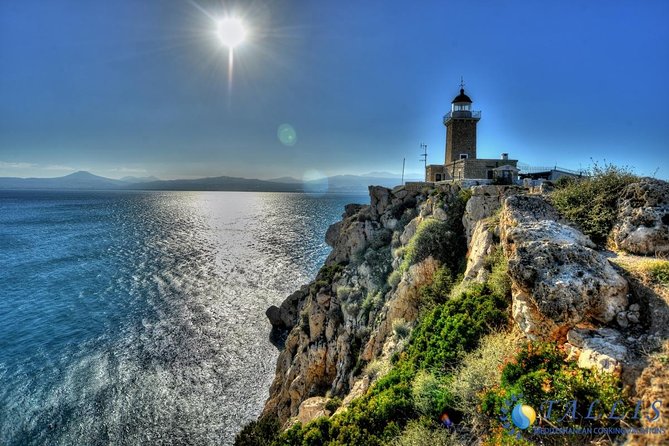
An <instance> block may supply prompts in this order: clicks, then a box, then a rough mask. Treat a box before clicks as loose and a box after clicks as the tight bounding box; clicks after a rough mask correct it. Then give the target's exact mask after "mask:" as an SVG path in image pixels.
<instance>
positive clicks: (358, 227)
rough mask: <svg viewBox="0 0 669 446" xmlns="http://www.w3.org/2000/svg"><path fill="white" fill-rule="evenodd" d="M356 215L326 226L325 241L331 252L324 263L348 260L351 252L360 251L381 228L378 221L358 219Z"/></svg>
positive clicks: (351, 254)
mask: <svg viewBox="0 0 669 446" xmlns="http://www.w3.org/2000/svg"><path fill="white" fill-rule="evenodd" d="M364 210H365V209H364V208H363V211H364ZM361 212H362V211H361ZM356 215H357V214H356ZM356 215H353V216H351V217H349V218H347V219H346V220H344V221H343V222H339V223H335V224H334V225H332V226H330V228H328V231H327V233H326V242H327V243H328V244H329V245H330V246H332V252H331V253H330V255H329V256H328V258H327V260H326V263H342V262H344V263H346V262H349V261H350V260H351V258H352V256H353V254H355V253H357V252H360V251H362V250H363V249H364V248H365V247H366V246H367V245H368V244H369V241H370V240H372V238H374V235H375V234H376V233H377V231H379V230H380V229H382V226H381V224H380V223H379V222H378V221H374V220H364V221H360V220H359V219H357V218H356Z"/></svg>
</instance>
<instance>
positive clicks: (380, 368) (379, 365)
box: [365, 359, 390, 380]
mask: <svg viewBox="0 0 669 446" xmlns="http://www.w3.org/2000/svg"><path fill="white" fill-rule="evenodd" d="M388 372H390V362H388V361H387V360H383V359H375V360H373V361H372V362H370V363H369V364H367V365H366V366H365V374H366V375H367V376H369V378H370V379H371V380H375V379H376V378H381V377H383V376H385V375H387V374H388Z"/></svg>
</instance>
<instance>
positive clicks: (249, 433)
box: [235, 417, 281, 446]
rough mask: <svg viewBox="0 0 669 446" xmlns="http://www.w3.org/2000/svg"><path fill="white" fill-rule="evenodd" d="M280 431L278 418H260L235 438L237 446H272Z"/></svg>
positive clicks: (245, 427)
mask: <svg viewBox="0 0 669 446" xmlns="http://www.w3.org/2000/svg"><path fill="white" fill-rule="evenodd" d="M280 430H281V426H280V425H279V420H278V419H277V418H276V417H266V418H260V419H259V420H258V421H252V422H250V423H249V424H247V425H246V426H244V428H243V429H242V431H241V432H240V433H238V434H237V436H236V437H235V446H271V445H272V442H273V440H274V439H275V438H276V437H277V436H278V435H279V432H280Z"/></svg>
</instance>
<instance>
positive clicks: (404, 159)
mask: <svg viewBox="0 0 669 446" xmlns="http://www.w3.org/2000/svg"><path fill="white" fill-rule="evenodd" d="M406 161H407V159H406V158H402V186H404V164H405V163H406Z"/></svg>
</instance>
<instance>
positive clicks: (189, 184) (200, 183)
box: [124, 176, 302, 192]
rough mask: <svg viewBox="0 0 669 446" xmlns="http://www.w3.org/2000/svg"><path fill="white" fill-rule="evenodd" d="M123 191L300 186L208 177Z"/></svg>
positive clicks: (267, 189) (293, 188)
mask: <svg viewBox="0 0 669 446" xmlns="http://www.w3.org/2000/svg"><path fill="white" fill-rule="evenodd" d="M124 189H141V190H204V191H214V190H220V191H248V192H252V191H254V192H301V191H302V184H287V183H275V182H272V181H264V180H255V179H247V178H236V177H226V176H222V177H210V178H198V179H195V180H162V181H151V182H148V183H136V184H130V185H126V186H125V187H124Z"/></svg>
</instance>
